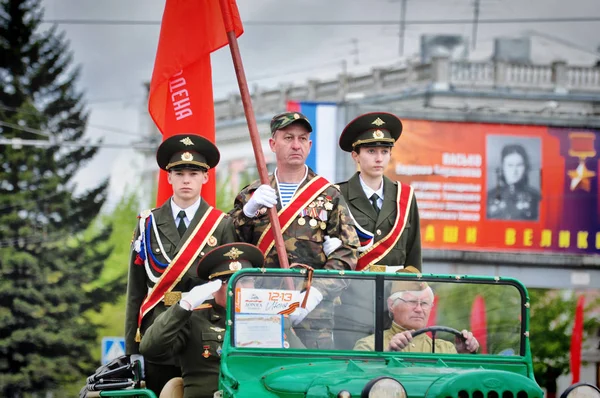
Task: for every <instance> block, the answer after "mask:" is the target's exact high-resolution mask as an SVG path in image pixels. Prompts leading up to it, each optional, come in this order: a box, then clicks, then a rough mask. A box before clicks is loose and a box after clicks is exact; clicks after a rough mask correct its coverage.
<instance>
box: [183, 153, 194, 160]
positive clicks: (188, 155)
mask: <svg viewBox="0 0 600 398" xmlns="http://www.w3.org/2000/svg"><path fill="white" fill-rule="evenodd" d="M181 160H183V161H184V162H191V161H192V160H194V155H192V154H191V153H190V152H184V153H182V154H181Z"/></svg>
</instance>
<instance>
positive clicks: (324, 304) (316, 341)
mask: <svg viewBox="0 0 600 398" xmlns="http://www.w3.org/2000/svg"><path fill="white" fill-rule="evenodd" d="M315 176H316V174H315V172H314V171H312V170H311V169H310V168H309V169H308V173H307V177H306V179H305V180H304V181H303V182H302V183H301V184H300V186H299V187H298V191H299V190H301V189H302V187H303V186H305V185H306V184H307V183H308V181H310V180H311V179H312V178H314V177H315ZM260 185H261V183H260V181H254V182H253V183H251V184H250V185H248V186H247V187H246V188H244V189H243V190H242V191H241V192H240V193H239V194H238V196H237V197H236V199H235V204H234V208H233V210H231V212H230V213H229V214H230V215H231V217H232V219H233V223H234V225H235V229H236V232H237V235H238V238H239V239H240V240H241V241H242V242H247V243H252V244H257V242H258V240H259V238H260V236H261V234H262V233H263V231H264V230H265V229H266V228H267V226H268V225H269V224H270V221H269V216H268V213H264V214H259V215H258V216H256V217H253V218H248V217H246V215H245V214H244V211H243V207H244V205H245V204H246V203H247V202H248V200H250V197H251V196H252V194H253V193H254V191H255V190H256V189H257V188H258V187H259V186H260ZM269 185H270V186H271V187H272V188H273V189H275V190H276V191H277V181H276V179H275V176H274V175H270V176H269ZM319 198H321V200H315V201H314V202H313V203H314V204H315V207H316V209H317V210H318V212H317V213H318V214H319V215H320V217H322V218H323V219H321V218H319V219H318V220H317V221H319V223H318V224H317V226H316V227H313V226H311V225H310V221H311V217H310V216H308V215H306V216H302V215H301V214H298V215H297V216H296V217H295V218H294V219H293V221H292V223H291V224H290V226H289V227H288V228H287V229H286V230H285V232H284V233H283V240H284V242H285V248H286V251H287V254H288V261H289V263H290V264H292V263H302V264H306V265H308V266H311V267H313V268H314V269H330V270H354V269H355V268H356V259H357V257H356V256H357V248H358V245H359V241H358V236H357V235H356V230H355V228H354V223H353V222H352V220H351V218H350V216H349V214H348V209H347V207H346V202H345V201H344V198H343V197H342V194H341V193H340V191H339V190H338V189H337V188H336V187H335V186H333V185H332V186H329V187H327V188H326V189H325V190H324V191H323V192H322V193H321V194H320V195H319V196H318V197H317V199H319ZM326 203H331V210H327V209H326V207H325V204H326ZM279 210H281V200H278V203H277V211H279ZM305 210H307V211H308V210H309V209H308V207H307V208H306V209H305ZM323 212H326V214H327V215H326V219H324V218H325V216H324V214H325V213H323ZM299 219H303V221H300V223H299V222H298V220H299ZM321 222H324V223H325V229H321V228H320V225H321ZM326 235H329V236H330V237H335V238H339V239H340V240H341V241H342V245H341V247H339V248H338V249H337V250H335V251H334V252H333V253H331V254H330V255H329V256H326V255H325V253H324V252H323V242H324V237H325V236H326ZM265 257H266V259H265V267H267V268H277V267H279V261H278V258H277V250H276V248H275V247H273V248H272V249H271V251H270V252H269V253H268V254H267V255H266V256H265ZM313 286H315V287H316V288H317V289H318V290H319V291H320V292H321V293H322V294H323V297H324V299H323V301H321V303H320V304H319V305H318V306H317V308H316V309H315V310H313V311H312V312H311V313H310V314H309V315H308V317H307V318H306V320H305V321H303V322H301V323H300V324H299V325H297V326H296V327H295V330H296V332H297V333H298V336H299V337H300V338H301V339H302V340H303V342H304V343H305V344H306V346H307V347H309V348H322V349H326V348H332V336H331V331H332V329H333V315H332V314H333V305H334V304H333V303H334V301H335V300H336V299H337V298H338V297H339V295H340V293H341V291H342V290H343V289H344V288H345V287H346V284H345V283H344V282H343V281H342V280H337V281H335V282H334V281H333V280H330V281H324V280H323V279H321V280H319V281H314V282H313ZM308 331H311V335H312V336H311V337H307V335H306V334H305V332H308ZM312 332H315V333H312Z"/></svg>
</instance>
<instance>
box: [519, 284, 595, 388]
mask: <svg viewBox="0 0 600 398" xmlns="http://www.w3.org/2000/svg"><path fill="white" fill-rule="evenodd" d="M529 295H530V298H531V321H530V326H531V327H530V335H531V355H532V357H533V368H534V373H535V378H536V381H537V383H538V384H539V385H540V386H542V387H544V388H546V391H547V393H548V396H549V397H554V396H555V395H556V380H557V379H558V377H559V376H560V375H562V374H566V373H569V371H570V369H569V366H570V360H569V355H570V348H571V334H572V330H573V319H574V317H575V307H576V304H577V295H576V294H573V293H572V292H565V291H558V290H549V289H530V290H529ZM586 304H587V305H586V306H585V309H586V310H585V311H584V327H583V330H584V334H583V338H584V340H585V338H586V336H589V335H590V334H591V333H593V331H594V330H596V329H597V328H598V326H599V324H598V320H596V319H594V318H592V317H590V316H586V315H585V314H586V313H588V309H591V308H595V307H597V306H598V305H599V304H600V303H598V301H597V300H595V301H592V302H589V303H586Z"/></svg>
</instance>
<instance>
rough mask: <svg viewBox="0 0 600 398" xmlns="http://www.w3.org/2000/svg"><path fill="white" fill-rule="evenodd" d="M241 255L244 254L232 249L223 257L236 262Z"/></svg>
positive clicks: (234, 248)
mask: <svg viewBox="0 0 600 398" xmlns="http://www.w3.org/2000/svg"><path fill="white" fill-rule="evenodd" d="M241 254H244V252H243V251H241V250H238V248H237V247H232V248H231V250H229V251H228V252H227V253H225V254H223V255H224V256H225V257H229V258H230V259H232V260H237V259H238V257H239V256H240V255H241ZM229 267H230V268H231V266H229Z"/></svg>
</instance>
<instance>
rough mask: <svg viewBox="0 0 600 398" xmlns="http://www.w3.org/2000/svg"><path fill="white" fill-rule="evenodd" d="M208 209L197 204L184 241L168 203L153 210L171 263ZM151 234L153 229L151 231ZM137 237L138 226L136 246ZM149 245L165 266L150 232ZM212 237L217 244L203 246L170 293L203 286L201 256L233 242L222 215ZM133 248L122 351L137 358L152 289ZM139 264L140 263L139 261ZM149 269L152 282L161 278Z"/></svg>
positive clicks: (150, 318)
mask: <svg viewBox="0 0 600 398" xmlns="http://www.w3.org/2000/svg"><path fill="white" fill-rule="evenodd" d="M208 209H209V205H208V203H206V202H205V201H204V200H203V199H202V200H201V202H200V207H199V208H198V210H197V211H196V214H195V215H194V218H193V219H192V220H191V221H190V225H189V226H188V228H187V230H186V233H185V234H184V235H183V237H181V238H180V237H179V232H178V231H177V227H176V225H175V220H174V219H173V212H172V210H171V199H169V200H167V201H166V202H165V204H163V205H162V206H161V207H159V208H157V209H153V210H152V214H153V216H154V217H155V220H156V226H157V229H158V236H159V237H160V240H161V242H162V247H163V249H164V251H165V252H166V254H167V256H168V257H169V258H171V259H173V258H174V257H175V255H176V254H177V253H178V252H179V250H180V248H181V246H182V245H183V243H184V242H185V241H186V240H187V239H188V237H189V236H190V234H191V232H192V231H193V230H194V228H195V227H196V226H197V225H198V222H199V221H200V220H201V219H202V217H203V216H204V214H205V213H206V212H207V211H208ZM151 230H152V228H151ZM139 235H140V231H139V225H138V227H137V228H136V230H135V233H134V239H133V242H135V241H136V240H137V239H138V237H139ZM150 236H151V238H150V239H151V241H150V249H151V250H152V253H153V254H154V255H155V257H156V259H157V260H158V261H160V262H161V263H165V264H166V263H167V260H166V259H165V257H164V255H163V253H162V249H161V248H160V247H159V245H158V242H157V241H156V236H155V235H154V232H151V234H150ZM213 236H214V237H215V239H216V240H213V242H211V243H212V244H213V246H210V245H208V244H207V245H206V246H205V247H204V248H203V249H202V251H201V252H200V256H198V258H197V259H196V260H195V261H194V263H193V264H192V265H191V266H190V267H189V268H188V270H187V272H186V273H185V275H183V276H182V278H181V280H180V281H179V283H178V284H177V285H176V286H175V287H174V288H173V290H172V291H179V292H187V291H189V290H190V289H191V288H192V287H194V286H196V285H198V284H201V283H204V282H205V281H202V280H200V279H198V277H197V273H196V268H197V264H198V261H199V259H200V258H201V257H202V256H204V253H205V252H208V251H210V250H211V249H212V248H213V247H216V246H220V245H222V244H225V243H232V242H235V241H236V239H235V231H234V229H233V224H232V222H231V219H230V218H229V217H228V216H227V215H225V217H224V218H222V219H221V221H220V223H219V225H218V226H217V228H216V229H215V231H214V233H213ZM134 246H135V244H133V245H132V248H131V256H130V260H129V279H128V281H127V307H126V312H125V347H126V353H127V354H137V353H139V349H138V345H139V343H136V342H135V334H136V331H137V327H138V313H139V310H140V306H141V305H142V302H143V301H144V298H145V297H146V295H147V294H148V291H149V289H150V288H152V287H153V286H154V282H153V281H152V280H151V279H150V277H149V275H148V274H147V270H146V268H145V266H144V264H141V265H138V264H136V261H135V260H136V257H137V255H138V253H137V252H136V250H135V249H134ZM138 262H139V261H138ZM149 268H150V272H152V275H153V277H154V278H158V277H160V275H161V274H160V273H157V272H156V271H154V270H153V269H152V267H149ZM166 308H167V307H165V305H164V303H163V302H162V301H161V302H160V303H158V304H157V305H156V306H155V307H154V309H153V310H151V311H150V312H149V313H148V314H146V316H145V317H144V319H143V321H142V327H141V332H142V335H143V333H144V332H145V330H146V329H147V328H148V327H149V326H150V325H151V324H152V322H154V319H156V317H157V316H158V315H160V314H161V313H162V312H164V311H165V310H166ZM165 363H166V364H174V362H173V361H170V360H166V361H165Z"/></svg>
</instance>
